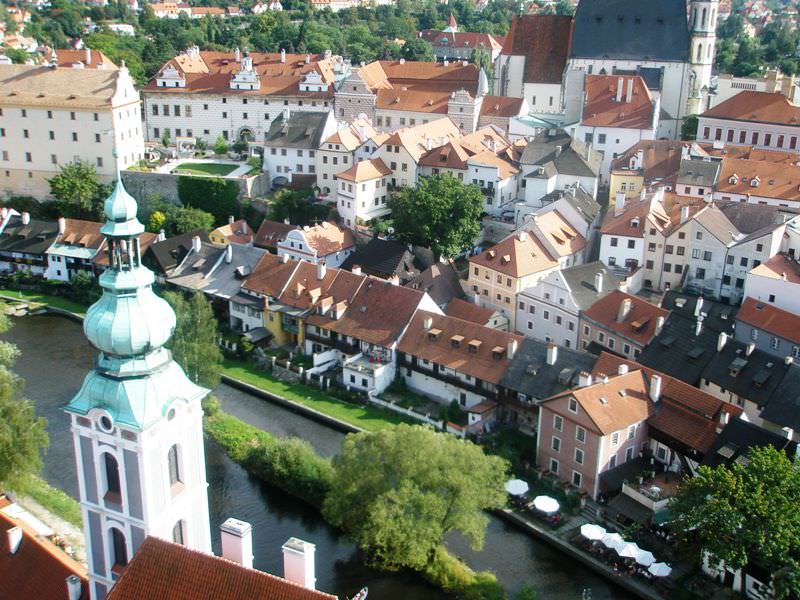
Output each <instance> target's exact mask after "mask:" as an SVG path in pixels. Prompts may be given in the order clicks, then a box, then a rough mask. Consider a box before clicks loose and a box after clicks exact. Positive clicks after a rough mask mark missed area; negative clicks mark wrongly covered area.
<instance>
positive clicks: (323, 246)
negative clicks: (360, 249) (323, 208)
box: [278, 221, 356, 267]
mask: <svg viewBox="0 0 800 600" xmlns="http://www.w3.org/2000/svg"><path fill="white" fill-rule="evenodd" d="M355 247H356V246H355V240H354V239H353V234H352V232H351V231H350V230H349V229H345V228H343V227H339V226H338V225H337V224H336V223H330V222H328V221H323V222H322V223H320V224H319V225H314V226H313V227H309V226H308V225H306V226H305V227H298V228H297V229H293V230H292V231H290V232H289V233H287V234H286V239H284V240H281V241H279V242H278V256H281V257H283V256H285V257H287V258H289V259H292V260H305V261H307V262H310V263H313V264H318V263H320V262H322V263H324V264H325V265H326V266H328V267H338V266H339V265H341V264H342V263H343V262H344V260H345V259H346V258H347V257H348V256H350V254H352V253H353V252H355Z"/></svg>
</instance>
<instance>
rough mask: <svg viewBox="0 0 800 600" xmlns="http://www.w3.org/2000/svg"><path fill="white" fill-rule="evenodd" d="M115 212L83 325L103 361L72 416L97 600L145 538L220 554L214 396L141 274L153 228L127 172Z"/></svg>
mask: <svg viewBox="0 0 800 600" xmlns="http://www.w3.org/2000/svg"><path fill="white" fill-rule="evenodd" d="M104 210H105V216H106V222H105V224H104V225H103V227H102V228H101V230H100V231H101V233H102V234H103V235H104V236H105V237H106V246H107V248H106V250H107V252H108V257H109V268H108V269H107V270H106V271H105V272H104V273H103V274H102V275H101V276H100V286H101V287H102V289H103V295H102V297H101V298H100V300H98V301H97V302H96V303H95V304H93V305H92V306H91V307H90V308H89V310H88V312H87V314H86V319H85V320H84V323H83V330H84V333H85V334H86V337H87V338H88V339H89V341H90V342H91V343H92V345H93V346H94V347H95V348H97V349H98V350H99V355H98V358H97V361H96V364H95V367H94V368H93V369H92V370H91V371H90V372H89V374H88V375H87V376H86V378H85V379H84V381H83V385H82V386H81V389H80V390H79V391H78V393H77V394H76V395H75V397H74V398H73V399H72V400H71V401H70V403H69V404H68V405H67V407H66V409H65V410H66V412H67V413H68V415H69V417H70V420H71V425H72V427H71V429H72V435H73V442H74V446H75V459H76V461H77V466H78V480H79V487H80V497H81V511H82V513H83V525H84V534H85V536H86V548H87V555H88V557H87V558H88V562H89V581H90V591H91V597H92V599H93V600H100V599H102V598H104V597H105V595H106V593H107V592H108V590H109V589H110V588H111V586H113V585H114V582H115V581H116V579H117V578H118V576H119V573H120V569H121V568H122V567H124V566H125V565H126V564H127V562H128V561H129V560H130V558H131V557H132V556H133V554H134V553H135V552H136V550H137V549H138V547H139V545H140V544H141V543H142V541H144V539H145V537H146V536H149V535H152V536H156V537H159V538H163V539H166V540H170V541H174V542H177V543H179V544H183V545H185V546H187V547H189V548H192V549H195V550H199V551H201V552H206V553H210V552H211V532H210V525H209V517H208V496H207V493H206V487H207V484H206V470H205V456H204V452H203V431H202V416H203V411H202V408H201V406H200V402H201V400H202V399H203V397H205V395H206V394H207V393H208V390H206V389H204V388H201V387H199V386H197V385H195V384H194V383H192V382H191V381H190V380H189V379H188V378H187V377H186V375H185V374H184V372H183V370H182V369H181V368H180V367H179V366H178V364H177V363H175V362H174V361H173V360H172V355H171V353H170V351H169V350H167V349H166V348H164V344H166V343H167V341H168V340H169V338H170V336H171V335H172V332H173V330H174V328H175V313H174V312H173V311H172V308H171V307H170V306H169V305H168V304H167V303H166V302H165V301H164V300H162V299H161V298H159V297H158V296H157V295H156V294H155V293H154V292H153V290H152V284H153V281H154V277H153V273H152V272H151V271H150V270H148V269H147V268H146V267H143V266H142V256H141V248H140V246H139V234H141V233H142V232H143V231H144V226H143V225H142V224H141V223H140V222H139V221H138V219H137V218H136V211H137V205H136V201H135V200H134V199H133V197H132V196H130V195H129V194H128V193H127V192H126V191H125V188H124V187H123V185H122V180H121V178H120V176H119V173H117V181H116V186H115V188H114V191H113V193H112V194H111V196H110V197H109V198H108V199H107V200H106V201H105V206H104Z"/></svg>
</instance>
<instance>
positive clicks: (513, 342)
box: [506, 340, 517, 360]
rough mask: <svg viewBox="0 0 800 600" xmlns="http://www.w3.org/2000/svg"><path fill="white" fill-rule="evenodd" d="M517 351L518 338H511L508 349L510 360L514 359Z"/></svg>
mask: <svg viewBox="0 0 800 600" xmlns="http://www.w3.org/2000/svg"><path fill="white" fill-rule="evenodd" d="M516 353H517V340H511V341H510V342H508V347H507V349H506V354H507V355H508V360H511V359H513V358H514V355H515V354H516Z"/></svg>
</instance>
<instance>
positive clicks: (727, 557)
mask: <svg viewBox="0 0 800 600" xmlns="http://www.w3.org/2000/svg"><path fill="white" fill-rule="evenodd" d="M749 459H750V462H749V463H747V464H742V463H738V462H735V463H733V464H732V465H731V466H726V465H720V466H718V467H717V468H715V469H711V468H709V467H700V469H699V470H698V473H697V476H696V477H693V478H691V479H687V480H685V481H684V482H683V483H682V484H681V486H680V488H679V489H678V493H677V495H676V496H675V498H674V499H673V501H672V504H671V505H670V508H671V509H672V512H673V514H674V515H675V521H674V526H675V528H676V530H677V531H678V532H679V535H680V538H681V541H682V542H683V543H684V544H685V545H686V546H687V547H688V548H690V549H692V550H694V554H695V557H696V558H697V559H698V560H699V559H700V556H701V552H702V551H705V552H707V553H708V554H709V555H710V558H711V560H712V561H714V562H716V561H724V562H725V564H726V565H727V566H728V567H731V568H733V569H739V568H743V567H745V566H746V565H747V564H748V563H750V562H751V561H753V562H756V563H758V564H761V565H763V566H766V567H768V568H770V569H771V570H772V573H773V577H774V585H775V588H776V595H777V597H778V598H788V597H796V596H798V595H800V577H798V573H800V512H798V510H797V507H798V505H800V463H798V461H797V459H794V460H790V459H789V458H788V457H787V456H786V454H785V453H784V452H783V451H781V450H778V449H776V448H774V447H772V446H767V447H763V448H754V449H752V450H751V451H750V454H749Z"/></svg>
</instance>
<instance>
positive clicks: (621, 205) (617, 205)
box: [614, 192, 625, 217]
mask: <svg viewBox="0 0 800 600" xmlns="http://www.w3.org/2000/svg"><path fill="white" fill-rule="evenodd" d="M624 211H625V192H617V194H616V195H615V196H614V216H617V217H618V216H619V215H621V214H622V213H623V212H624Z"/></svg>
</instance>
